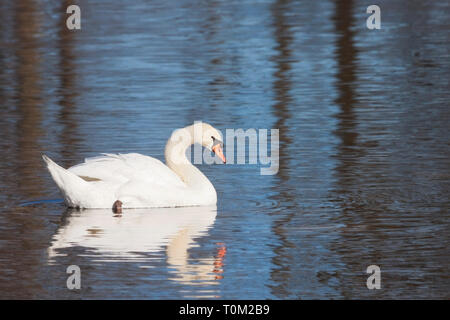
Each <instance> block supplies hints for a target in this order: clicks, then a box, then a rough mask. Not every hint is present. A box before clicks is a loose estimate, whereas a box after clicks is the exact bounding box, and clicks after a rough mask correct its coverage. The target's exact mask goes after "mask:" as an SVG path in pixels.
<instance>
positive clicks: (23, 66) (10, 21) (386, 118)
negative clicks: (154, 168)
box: [0, 0, 450, 299]
mask: <svg viewBox="0 0 450 320" xmlns="http://www.w3.org/2000/svg"><path fill="white" fill-rule="evenodd" d="M78 3H79V4H80V7H81V10H82V30H81V31H75V32H68V31H67V30H65V19H66V15H65V14H64V12H65V8H66V7H67V6H68V5H69V4H72V3H71V2H70V3H69V1H60V2H54V1H32V0H21V1H2V2H1V3H0V27H1V30H2V32H1V33H0V48H1V50H0V105H1V108H0V112H1V114H0V128H1V129H0V147H1V150H2V157H1V160H0V176H1V180H0V188H1V193H0V207H1V213H0V298H3V299H5V298H27V299H29V298H34V299H46V298H64V299H80V298H84V299H88V298H101V299H104V298H120V299H122V298H150V299H163V298H170V299H178V298H213V299H243V298H248V299H265V298H270V299H313V298H314V299H315V298H333V299H348V298H351V299H356V298H362V299H391V298H406V299H412V298H440V299H448V298H450V293H449V287H450V286H449V285H450V280H449V250H448V244H449V222H450V221H449V220H450V219H449V208H450V203H449V187H450V176H449V172H450V171H449V169H450V161H449V154H450V152H449V134H448V128H449V124H450V123H449V119H450V118H449V101H450V97H449V81H448V79H449V77H448V73H449V70H450V68H449V67H450V59H449V44H448V43H449V35H450V33H449V30H450V28H449V27H450V25H449V21H450V19H449V17H450V16H449V5H448V3H447V2H445V1H429V2H427V1H406V0H405V1H395V3H393V2H391V1H379V2H378V3H377V4H378V5H379V6H380V7H381V13H382V15H381V17H382V24H381V27H382V28H381V30H368V29H367V28H366V18H367V16H368V14H366V13H365V10H366V7H367V6H368V4H367V2H364V1H336V2H332V1H320V2H319V1H308V2H306V1H303V2H300V1H289V0H278V1H264V0H260V1H257V0H255V1H240V0H239V1H237V0H236V1H229V0H227V1H221V0H215V1H187V0H185V1H158V2H152V3H148V2H147V1H133V2H130V3H127V4H126V5H125V4H123V3H122V2H121V1H114V0H109V1H102V2H99V3H98V4H93V3H90V2H89V3H88V2H87V1H79V2H78ZM195 120H203V121H206V122H209V123H211V124H213V125H215V126H216V127H217V128H219V129H221V130H225V129H226V128H236V129H237V128H243V129H248V128H265V129H270V128H279V129H280V146H281V149H280V168H279V172H278V174H277V175H274V176H262V175H260V174H259V172H260V171H259V169H260V167H259V166H258V165H211V166H208V165H200V166H199V167H200V169H201V170H202V171H203V172H204V173H205V174H206V175H207V176H208V177H209V178H210V179H211V181H212V182H213V184H214V185H215V187H216V189H217V192H218V198H219V201H218V205H217V208H214V207H213V208H181V209H158V210H150V209H149V210H136V211H132V212H128V211H126V212H125V213H124V214H122V215H114V214H113V213H112V212H111V211H109V210H106V211H105V210H88V211H71V210H67V209H66V208H65V207H64V206H63V204H62V202H61V200H58V199H60V195H59V194H58V191H57V189H56V186H55V185H54V183H53V181H52V180H51V178H50V176H49V174H48V172H47V171H46V170H45V168H44V166H43V163H42V160H41V157H40V155H41V153H45V154H47V155H49V156H50V157H51V158H53V159H54V160H55V161H57V162H58V163H60V164H61V165H63V166H65V167H68V166H71V165H74V164H76V163H79V162H81V161H82V159H83V158H85V157H88V156H95V155H97V154H98V153H100V152H122V153H125V152H140V153H144V154H148V155H152V156H154V157H157V158H159V159H163V150H164V145H165V142H166V140H167V138H168V137H169V135H170V133H171V132H172V130H173V129H175V128H179V127H183V126H185V125H188V124H191V123H193V121H195ZM227 156H228V157H230V155H227ZM372 264H375V265H378V266H380V268H381V281H382V282H381V285H382V289H381V290H368V289H367V287H366V280H367V277H368V276H369V275H368V274H366V268H367V267H368V266H369V265H372ZM69 265H78V266H80V268H81V273H82V280H81V281H82V284H81V290H78V291H77V290H74V291H70V290H68V289H67V287H66V279H67V277H68V274H66V268H67V267H68V266H69Z"/></svg>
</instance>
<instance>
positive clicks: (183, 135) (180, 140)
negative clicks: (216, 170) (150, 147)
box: [165, 125, 214, 190]
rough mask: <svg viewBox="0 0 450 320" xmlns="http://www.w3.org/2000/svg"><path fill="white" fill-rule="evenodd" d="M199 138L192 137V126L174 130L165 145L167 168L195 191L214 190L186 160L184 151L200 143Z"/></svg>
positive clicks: (201, 174) (204, 177)
mask: <svg viewBox="0 0 450 320" xmlns="http://www.w3.org/2000/svg"><path fill="white" fill-rule="evenodd" d="M195 139H198V140H201V136H200V137H196V136H194V126H193V125H192V126H189V127H186V128H183V129H178V130H175V131H174V132H173V133H172V135H171V137H170V138H169V140H168V141H167V144H166V149H165V157H166V163H167V166H168V167H169V168H170V169H172V170H173V171H174V172H175V173H176V174H177V175H178V176H180V178H181V179H182V180H183V181H184V182H185V183H186V184H187V185H188V186H189V187H192V188H194V187H195V188H196V189H209V190H211V188H212V190H214V187H213V185H212V184H211V182H210V181H209V180H208V178H207V177H206V176H205V175H204V174H203V173H202V172H201V171H200V170H199V169H197V168H196V167H195V166H194V165H192V163H191V162H190V161H189V160H188V159H187V158H186V150H187V148H189V147H190V146H191V145H192V144H194V143H200V144H201V141H195Z"/></svg>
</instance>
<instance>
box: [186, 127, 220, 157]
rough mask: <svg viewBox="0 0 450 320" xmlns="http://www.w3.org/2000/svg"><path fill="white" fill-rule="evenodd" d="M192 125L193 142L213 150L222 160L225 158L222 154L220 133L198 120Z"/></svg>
mask: <svg viewBox="0 0 450 320" xmlns="http://www.w3.org/2000/svg"><path fill="white" fill-rule="evenodd" d="M193 127H194V143H199V144H201V145H202V146H204V147H205V148H206V149H208V150H210V151H212V152H214V153H215V154H216V155H217V156H218V157H219V158H220V159H221V160H222V161H223V163H226V162H227V160H226V159H225V156H224V154H223V142H222V141H223V137H222V133H221V132H220V131H219V130H217V129H216V128H214V127H213V126H212V125H210V124H208V123H204V122H198V123H195V124H194V125H193Z"/></svg>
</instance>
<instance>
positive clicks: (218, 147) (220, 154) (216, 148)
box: [212, 144, 227, 163]
mask: <svg viewBox="0 0 450 320" xmlns="http://www.w3.org/2000/svg"><path fill="white" fill-rule="evenodd" d="M212 151H213V152H214V153H215V154H216V155H217V156H218V157H219V158H220V159H221V160H222V161H223V163H227V160H226V159H225V156H224V155H223V151H222V146H221V145H220V144H216V145H215V146H213V147H212Z"/></svg>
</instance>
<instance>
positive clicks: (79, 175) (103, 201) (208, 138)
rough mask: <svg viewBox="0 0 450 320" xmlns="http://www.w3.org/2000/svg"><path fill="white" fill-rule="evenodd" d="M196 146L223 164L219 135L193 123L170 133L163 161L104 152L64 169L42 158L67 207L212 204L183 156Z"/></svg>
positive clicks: (212, 196)
mask: <svg viewBox="0 0 450 320" xmlns="http://www.w3.org/2000/svg"><path fill="white" fill-rule="evenodd" d="M194 143H199V144H201V145H202V146H204V147H205V148H207V149H209V150H212V151H213V152H214V153H215V154H216V155H217V156H218V157H220V158H221V159H222V161H223V162H224V163H225V162H226V160H225V156H224V155H223V150H222V145H223V143H222V135H221V133H220V132H219V131H218V130H217V129H215V128H214V127H212V126H211V125H209V124H207V123H202V122H196V123H195V124H193V125H191V126H188V127H186V128H183V129H178V130H175V131H174V132H173V133H172V135H171V137H170V138H169V140H168V141H167V144H166V149H165V157H166V163H167V166H166V165H165V164H163V163H162V162H161V161H159V160H157V159H155V158H152V157H148V156H144V155H141V154H137V153H129V154H103V155H102V156H99V157H93V158H87V159H85V161H84V163H81V164H79V165H76V166H73V167H71V168H69V169H64V168H62V167H60V166H59V165H57V164H56V163H55V162H53V161H52V160H51V159H50V158H48V157H47V156H45V155H43V156H42V157H43V159H44V161H45V162H46V164H47V168H48V170H49V171H50V174H51V175H52V178H53V180H54V181H55V183H56V185H57V186H58V188H59V189H60V191H61V193H62V195H63V196H64V200H65V202H66V204H67V205H68V206H69V207H75V208H112V207H113V206H115V205H116V204H117V203H118V204H119V205H120V206H121V207H123V208H151V207H181V206H199V205H214V204H216V202H217V194H216V190H215V189H214V186H213V185H212V183H211V182H210V181H209V180H208V178H207V177H206V176H205V175H204V174H203V173H202V172H201V171H200V170H199V169H197V168H196V167H194V166H193V165H192V163H191V162H190V161H189V160H188V159H187V158H186V149H187V148H188V147H189V146H191V145H192V144H194Z"/></svg>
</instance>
